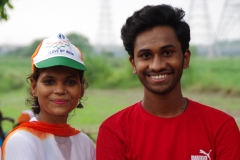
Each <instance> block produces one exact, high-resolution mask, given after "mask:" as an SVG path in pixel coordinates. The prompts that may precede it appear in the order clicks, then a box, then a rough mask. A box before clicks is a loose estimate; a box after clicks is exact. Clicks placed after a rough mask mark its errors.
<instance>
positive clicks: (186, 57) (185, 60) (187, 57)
mask: <svg viewBox="0 0 240 160" xmlns="http://www.w3.org/2000/svg"><path fill="white" fill-rule="evenodd" d="M190 57H191V51H190V50H189V49H187V50H186V51H185V53H184V54H183V68H184V69H187V68H188V67H189V63H190Z"/></svg>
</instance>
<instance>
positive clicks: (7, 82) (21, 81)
mask: <svg viewBox="0 0 240 160" xmlns="http://www.w3.org/2000/svg"><path fill="white" fill-rule="evenodd" d="M28 61H30V60H26V59H24V58H16V57H4V56H1V57H0V82H1V83H0V93H7V92H10V91H14V90H19V89H22V88H23V87H25V86H26V85H27V83H26V81H25V79H26V77H27V73H30V70H31V68H30V67H29V66H30V62H28Z"/></svg>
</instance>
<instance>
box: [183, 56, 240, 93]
mask: <svg viewBox="0 0 240 160" xmlns="http://www.w3.org/2000/svg"><path fill="white" fill-rule="evenodd" d="M239 62H240V57H231V58H230V57H229V58H227V57H225V58H215V59H205V58H193V59H191V61H190V68H189V69H187V70H185V71H184V74H183V77H182V81H181V82H182V85H183V86H184V87H190V88H192V89H194V90H199V91H212V92H218V91H223V92H225V93H227V94H240V81H239V79H240V74H238V72H239V70H240V63H239Z"/></svg>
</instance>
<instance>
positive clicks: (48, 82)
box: [43, 79, 54, 85]
mask: <svg viewBox="0 0 240 160" xmlns="http://www.w3.org/2000/svg"><path fill="white" fill-rule="evenodd" d="M43 83H44V84H46V85H51V84H53V83H54V81H53V80H52V79H46V80H44V81H43Z"/></svg>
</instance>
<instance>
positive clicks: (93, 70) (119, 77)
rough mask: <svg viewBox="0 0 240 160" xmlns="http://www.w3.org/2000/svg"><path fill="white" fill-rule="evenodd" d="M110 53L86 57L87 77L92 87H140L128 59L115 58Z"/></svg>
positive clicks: (93, 54)
mask: <svg viewBox="0 0 240 160" xmlns="http://www.w3.org/2000/svg"><path fill="white" fill-rule="evenodd" d="M109 55H112V54H110V52H105V51H102V52H101V53H99V54H97V53H92V54H90V55H87V56H85V58H84V60H85V64H86V65H87V68H88V70H87V72H86V73H85V77H86V79H87V81H88V82H89V84H90V86H93V87H97V88H128V87H133V86H139V81H138V79H137V77H136V76H135V75H133V74H132V71H131V66H130V64H129V62H128V61H127V59H128V58H127V57H118V58H116V57H114V56H109Z"/></svg>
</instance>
